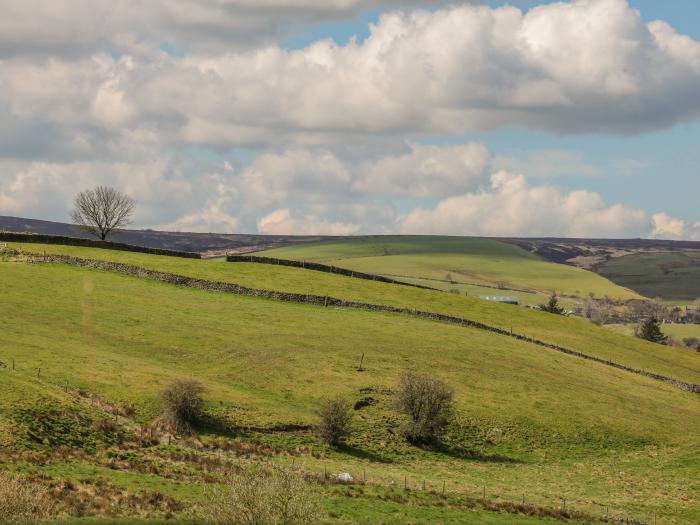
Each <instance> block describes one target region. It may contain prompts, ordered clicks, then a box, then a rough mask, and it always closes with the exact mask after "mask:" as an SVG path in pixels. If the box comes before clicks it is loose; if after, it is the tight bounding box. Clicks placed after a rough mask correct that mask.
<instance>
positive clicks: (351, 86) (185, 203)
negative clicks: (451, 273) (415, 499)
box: [0, 0, 700, 240]
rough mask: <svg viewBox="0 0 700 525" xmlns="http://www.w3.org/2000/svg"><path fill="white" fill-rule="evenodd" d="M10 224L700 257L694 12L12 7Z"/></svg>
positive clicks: (688, 0) (7, 76)
mask: <svg viewBox="0 0 700 525" xmlns="http://www.w3.org/2000/svg"><path fill="white" fill-rule="evenodd" d="M0 12H2V13H3V16H2V17H0V215H13V216H21V217H31V218H39V219H47V220H57V221H68V220H69V217H70V211H71V207H72V201H73V198H74V196H75V194H76V193H77V192H78V191H80V190H83V189H87V188H90V187H93V186H96V185H100V184H102V185H109V186H113V187H116V188H119V189H120V190H122V191H124V192H126V193H128V194H130V195H131V196H132V197H134V198H135V199H136V201H137V209H136V213H135V216H134V222H133V226H134V227H137V228H154V229H167V230H179V231H199V232H207V231H212V232H229V233H265V234H329V235H351V234H389V233H400V234H449V235H489V236H516V235H517V236H567V237H612V238H615V237H618V238H619V237H648V238H667V239H690V240H700V212H699V211H698V209H699V207H698V196H699V195H700V176H699V175H700V174H699V173H698V171H699V169H698V166H700V148H698V147H697V144H698V139H700V2H697V0H673V1H664V2H659V1H658V0H569V1H561V2H554V1H543V0H540V1H534V0H533V1H530V0H522V1H517V0H513V1H511V2H502V1H496V0H492V1H477V0H474V1H468V0H463V1H461V2H444V1H440V0H430V1H421V0H403V1H398V0H325V1H323V2H320V1H315V0H152V1H149V2H141V1H139V0H123V1H121V2H113V1H111V0H24V1H23V2H16V1H15V0H0Z"/></svg>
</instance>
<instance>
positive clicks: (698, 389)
mask: <svg viewBox="0 0 700 525" xmlns="http://www.w3.org/2000/svg"><path fill="white" fill-rule="evenodd" d="M14 253H16V254H20V252H17V251H16V250H15V251H14ZM24 255H28V256H29V257H30V262H49V263H59V264H69V265H73V266H80V267H84V268H95V269H100V270H106V271H109V272H113V273H119V274H122V275H128V276H132V277H140V278H144V279H150V280H153V281H159V282H165V283H169V284H175V285H178V286H184V287H188V288H198V289H201V290H209V291H218V292H225V293H232V294H236V295H244V296H250V297H261V298H265V299H274V300H277V301H284V302H293V303H303V304H312V305H317V306H334V307H340V308H350V309H360V310H371V311H379V312H387V313H395V314H403V315H408V316H412V317H417V318H421V319H428V320H432V321H439V322H444V323H449V324H456V325H460V326H467V327H469V328H475V329H478V330H484V331H488V332H492V333H495V334H498V335H502V336H505V337H511V338H513V339H517V340H519V341H524V342H527V343H531V344H534V345H537V346H541V347H544V348H549V349H550V350H555V351H557V352H561V353H563V354H567V355H570V356H573V357H578V358H581V359H586V360H588V361H593V362H596V363H599V364H603V365H606V366H609V367H612V368H616V369H618V370H622V371H625V372H630V373H632V374H636V375H639V376H644V377H647V378H650V379H654V380H656V381H660V382H663V383H667V384H670V385H672V386H674V387H676V388H679V389H681V390H685V391H688V392H693V393H696V394H700V385H698V384H695V383H690V382H687V381H681V380H679V379H675V378H672V377H669V376H665V375H662V374H657V373H655V372H648V371H646V370H641V369H637V368H632V367H629V366H626V365H622V364H620V363H616V362H614V361H610V360H607V359H603V358H601V357H596V356H593V355H590V354H586V353H583V352H579V351H576V350H572V349H570V348H565V347H563V346H559V345H556V344H552V343H548V342H546V341H542V340H540V339H536V338H533V337H528V336H525V335H522V334H518V333H516V332H513V331H512V330H506V329H503V328H498V327H495V326H491V325H488V324H485V323H482V322H480V321H474V320H471V319H465V318H461V317H455V316H451V315H445V314H440V313H436V312H427V311H422V310H416V309H411V308H402V307H397V306H388V305H383V304H371V303H362V302H358V301H345V300H343V299H338V298H336V297H330V296H327V295H326V296H322V295H313V294H299V293H291V292H279V291H274V290H263V289H259V288H250V287H247V286H241V285H238V284H233V283H225V282H221V281H208V280H206V279H198V278H195V277H186V276H182V275H177V274H172V273H167V272H160V271H157V270H148V269H146V268H142V267H140V266H134V265H131V264H124V263H115V262H107V261H99V260H94V259H82V258H80V257H71V256H68V255H50V254H45V255H41V254H31V253H25V254H24Z"/></svg>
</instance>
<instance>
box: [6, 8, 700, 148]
mask: <svg viewBox="0 0 700 525" xmlns="http://www.w3.org/2000/svg"><path fill="white" fill-rule="evenodd" d="M9 3H10V4H11V7H9V9H12V10H19V11H21V12H22V13H24V11H25V10H26V9H27V7H26V5H31V4H32V3H33V2H31V1H29V2H21V3H16V2H9ZM25 4H26V5H25ZM68 4H70V6H73V4H72V3H71V2H68ZM291 4H292V3H291V2H290V5H291ZM47 5H48V4H47ZM51 5H54V4H51ZM75 5H76V6H78V7H80V5H81V2H76V3H75ZM110 5H112V4H110ZM117 5H118V6H119V7H109V8H108V7H105V6H102V7H101V9H102V10H105V12H104V13H102V15H99V16H98V15H97V14H96V15H94V16H95V17H98V18H99V17H100V16H101V17H102V18H106V19H109V20H111V19H112V18H110V17H115V19H119V16H116V15H115V14H114V13H113V12H112V11H110V9H113V10H117V11H119V12H121V11H120V10H125V12H127V13H130V14H133V13H138V12H140V11H139V10H140V9H145V10H146V11H148V13H150V16H151V18H148V17H146V20H152V19H155V18H162V19H163V20H165V21H166V22H167V21H170V22H172V20H189V21H190V25H191V26H192V27H200V25H198V24H200V22H198V21H199V20H200V15H201V18H202V20H203V21H201V24H203V25H202V26H201V27H205V26H206V23H205V22H206V20H212V21H217V20H227V18H226V16H224V15H225V14H226V13H233V14H231V20H238V18H237V17H236V16H235V13H237V12H238V11H236V10H240V9H243V8H245V9H246V10H247V11H246V12H248V11H250V12H258V14H260V13H262V14H264V13H266V8H265V7H264V6H263V7H258V8H253V7H251V5H249V4H243V3H241V2H226V1H224V0H220V1H218V2H208V3H204V2H196V1H194V0H190V1H184V0H182V1H179V2H178V1H175V2H154V3H153V4H151V3H142V2H140V3H138V4H135V3H134V4H133V5H132V4H131V3H130V2H125V3H119V4H117ZM144 5H147V6H149V7H143V6H144ZM299 5H300V6H301V7H299V9H301V10H303V6H306V7H307V8H309V9H311V7H310V6H311V4H308V5H307V4H299ZM357 5H358V3H357V2H352V1H349V2H337V3H333V4H332V6H335V7H334V9H335V8H338V9H340V10H343V9H353V8H355V7H357ZM124 6H131V7H129V8H128V9H127V8H126V7H124ZM137 6H141V7H137ZM73 7H75V6H73ZM83 7H84V6H83ZM76 9H77V8H76ZM256 9H257V10H256ZM85 11H88V12H92V11H91V10H90V9H85ZM31 12H32V13H33V12H34V11H31ZM95 12H96V13H98V14H99V13H100V9H97V10H96V11H95ZM61 13H62V11H61V10H60V9H59V8H57V7H55V5H54V7H51V8H47V9H46V12H45V14H44V15H43V16H49V18H50V19H51V17H58V18H57V20H56V22H55V23H56V25H57V27H59V28H61V27H63V31H64V32H65V34H66V35H67V36H70V35H77V36H76V38H78V37H84V36H85V35H86V34H88V35H89V33H90V32H91V31H97V32H98V34H99V33H100V31H102V30H101V29H100V27H101V26H100V24H99V23H96V24H95V25H94V26H93V25H91V24H90V23H88V24H87V25H86V26H85V31H82V30H80V31H77V30H69V29H68V28H65V27H64V26H63V25H61V24H62V23H63V22H62V19H61V18H60V17H61V16H63V15H62V14H61ZM192 13H194V14H192ZM197 13H199V14H197ZM108 15H109V16H108ZM161 15H162V16H161ZM90 16H93V15H90ZM124 16H125V17H126V15H124ZM11 18H12V17H10V19H11ZM38 18H39V20H40V21H39V22H37V21H33V20H34V19H33V18H32V17H28V16H24V15H21V13H20V15H18V19H19V20H20V21H24V22H21V23H19V24H18V25H13V24H12V23H10V22H7V20H8V18H7V17H3V20H5V22H4V24H5V25H4V26H2V27H0V37H2V36H3V35H4V36H5V37H6V38H10V37H11V36H12V35H13V34H15V32H17V31H18V30H17V29H16V27H20V28H21V27H24V26H23V24H25V25H26V24H33V23H41V24H42V25H45V26H47V27H49V26H50V25H51V24H50V22H49V20H43V21H41V20H42V19H41V16H39V17H38ZM102 18H100V19H102ZM126 18H127V19H128V17H126ZM166 22H163V23H166ZM170 22H167V23H170ZM173 23H174V22H173ZM222 23H223V22H222ZM231 23H233V22H231ZM149 27H150V26H149ZM81 29H82V26H81ZM56 30H57V31H58V29H56ZM161 30H162V31H165V29H163V28H162V27H161V26H160V25H158V24H155V25H154V26H153V31H156V34H157V35H161V38H162V39H163V41H162V42H160V44H163V43H164V42H167V32H165V33H162V34H161V33H158V31H161ZM226 31H228V32H233V33H235V31H236V30H235V29H227V30H226ZM226 31H224V32H226ZM20 32H21V33H22V34H24V35H29V36H31V37H32V39H33V38H34V37H35V36H37V35H39V36H40V35H41V34H43V33H42V32H41V31H29V30H28V29H27V28H26V27H25V28H24V29H22V30H21V31H20ZM204 32H205V31H204ZM212 34H217V33H216V32H213V33H212ZM8 35H9V36H8ZM37 38H38V36H37ZM110 38H111V37H110ZM191 38H192V42H200V41H201V40H200V39H199V37H194V36H193V37H191ZM202 38H204V37H202ZM23 45H24V44H23ZM26 45H27V46H29V43H27V44H26ZM91 45H93V46H95V47H94V48H91V49H92V52H91V53H88V54H82V55H79V56H78V57H76V58H74V59H71V58H64V57H53V58H46V57H45V56H42V57H41V58H33V57H31V56H30V57H27V56H24V55H13V56H11V57H9V58H6V59H5V60H4V61H3V63H2V68H1V69H0V84H2V86H3V90H2V93H0V112H2V116H3V120H2V122H3V124H0V127H2V128H4V129H3V131H0V135H1V134H3V133H5V134H6V133H8V131H7V130H8V129H17V130H19V133H22V132H23V130H24V132H25V133H26V135H27V136H30V135H31V132H32V130H33V129H34V128H36V127H40V128H42V129H44V130H45V132H44V135H45V137H44V138H45V142H46V143H49V144H55V143H56V138H57V137H61V138H62V140H63V141H64V143H65V144H66V145H67V146H68V147H70V148H72V150H74V151H75V154H80V149H81V148H86V147H90V146H93V147H94V146H95V144H96V143H100V142H104V141H105V140H107V139H108V138H109V137H110V136H111V135H112V134H114V133H117V132H118V131H120V130H124V129H131V130H133V129H155V130H157V132H158V133H159V135H160V136H162V137H163V139H164V140H165V141H166V143H167V144H168V145H170V147H175V146H176V145H177V144H180V143H188V144H199V145H204V146H207V147H229V146H240V145H245V146H250V145H270V144H279V143H280V141H282V142H287V143H294V144H305V145H308V144H326V145H329V146H334V145H338V144H343V143H346V142H348V141H357V140H362V141H366V140H367V138H366V134H374V135H376V136H379V137H387V136H394V137H396V136H402V135H405V134H409V133H414V134H415V133H417V134H430V133H458V132H459V133H461V132H467V131H475V130H484V129H491V128H494V127H498V126H503V125H520V126H526V127H530V128H540V129H546V130H551V131H556V132H595V131H603V132H616V133H638V132H640V131H643V130H649V129H659V128H662V127H666V126H670V125H672V124H675V123H677V122H681V121H687V120H690V119H693V118H696V117H697V115H698V112H700V90H698V89H697V86H698V85H699V84H700V43H698V42H696V41H694V40H692V39H691V38H689V37H686V36H683V35H680V34H678V33H676V32H675V31H674V30H673V29H672V28H671V27H670V26H668V25H667V24H665V23H663V22H653V23H651V24H647V23H645V22H644V21H643V20H642V18H641V17H640V15H639V13H638V12H637V11H635V10H634V9H632V8H631V7H630V6H629V5H628V4H627V2H626V0H573V1H572V2H569V3H557V4H550V5H545V6H541V7H538V8H536V9H532V10H531V11H528V12H527V13H522V12H521V11H520V10H518V9H517V8H514V7H502V8H497V9H495V8H489V7H475V6H470V5H461V6H455V7H447V8H442V9H438V10H436V11H433V12H430V11H422V10H417V11H405V12H390V13H388V14H385V15H383V16H382V17H381V19H380V20H379V22H378V23H377V24H375V25H373V26H372V28H371V34H370V36H369V37H368V38H367V39H366V40H365V41H364V42H362V43H358V42H354V41H351V42H349V43H348V44H346V45H337V44H335V43H334V42H332V41H330V40H323V41H318V42H315V43H313V44H311V45H309V46H308V47H306V48H303V49H298V50H287V49H284V48H282V47H280V46H279V45H276V44H269V45H265V46H262V47H257V48H254V49H250V50H245V51H231V52H223V51H220V50H214V51H211V50H206V49H205V50H199V49H198V48H197V47H196V46H195V47H191V46H185V47H184V48H183V51H181V52H178V53H173V52H166V51H165V50H164V49H167V47H164V46H163V45H160V46H155V47H153V48H152V49H151V48H149V49H148V50H139V49H135V50H126V51H122V52H120V53H116V54H115V53H114V51H113V50H112V49H111V48H110V47H109V46H101V45H99V43H93V44H91ZM9 47H11V46H10V45H9V44H8V43H5V44H3V43H2V42H1V41H0V50H2V49H8V48H9ZM69 137H70V138H69ZM74 137H77V138H74ZM75 140H78V141H79V143H78V144H73V143H72V142H74V141H75ZM81 140H82V142H80V141H81ZM41 143H42V141H41V140H40V141H39V144H41ZM47 147H48V146H47Z"/></svg>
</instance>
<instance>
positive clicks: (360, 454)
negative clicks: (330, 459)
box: [336, 444, 394, 463]
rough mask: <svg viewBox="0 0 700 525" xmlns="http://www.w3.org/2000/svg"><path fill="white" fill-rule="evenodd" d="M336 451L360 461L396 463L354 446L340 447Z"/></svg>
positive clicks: (345, 445)
mask: <svg viewBox="0 0 700 525" xmlns="http://www.w3.org/2000/svg"><path fill="white" fill-rule="evenodd" d="M336 450H337V451H338V452H342V453H343V454H347V455H349V456H353V457H355V458H359V459H367V460H369V461H372V462H374V463H393V462H394V461H393V460H392V459H390V458H387V457H384V456H380V455H378V454H375V453H373V452H370V451H369V450H364V449H361V448H357V447H353V446H352V445H347V444H344V445H339V446H338V447H337V448H336Z"/></svg>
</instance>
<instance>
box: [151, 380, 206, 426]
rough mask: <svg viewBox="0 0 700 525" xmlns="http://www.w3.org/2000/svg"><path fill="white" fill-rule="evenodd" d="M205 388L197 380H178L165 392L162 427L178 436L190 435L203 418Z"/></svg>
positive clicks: (163, 396) (163, 394) (163, 395)
mask: <svg viewBox="0 0 700 525" xmlns="http://www.w3.org/2000/svg"><path fill="white" fill-rule="evenodd" d="M204 390H205V389H204V386H203V385H202V383H200V382H199V381H197V380H196V379H176V380H174V381H173V382H171V383H170V384H169V385H168V387H167V388H166V389H165V390H163V393H162V398H163V414H162V416H161V423H162V425H163V426H164V427H165V428H166V429H168V430H172V431H173V432H175V433H176V434H189V433H191V432H192V430H193V428H194V425H195V424H196V423H197V421H198V420H199V419H200V418H201V416H202V408H203V406H204V398H203V397H202V396H203V394H204Z"/></svg>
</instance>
